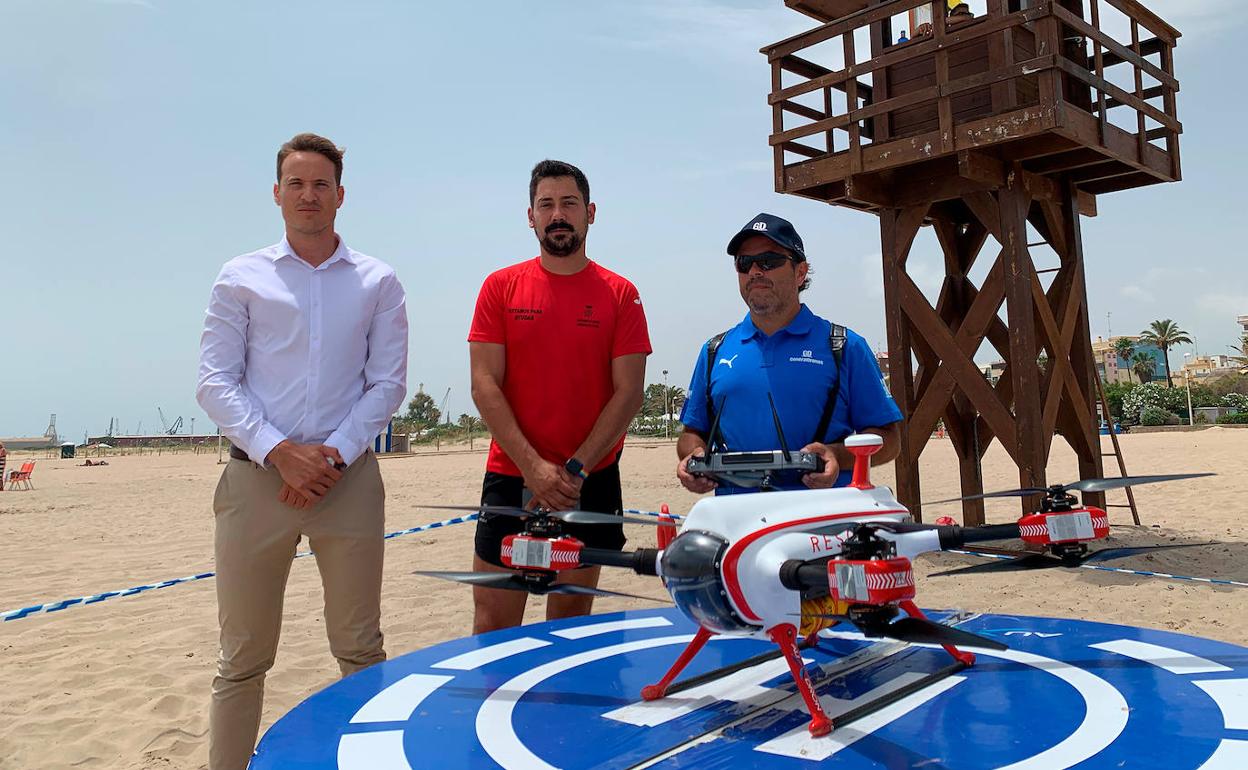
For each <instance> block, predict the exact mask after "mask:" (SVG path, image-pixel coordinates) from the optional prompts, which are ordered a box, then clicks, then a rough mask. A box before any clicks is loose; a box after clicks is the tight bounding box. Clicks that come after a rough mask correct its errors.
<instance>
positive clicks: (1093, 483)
mask: <svg viewBox="0 0 1248 770" xmlns="http://www.w3.org/2000/svg"><path fill="white" fill-rule="evenodd" d="M1216 475H1217V474H1216V473H1168V474H1165V475H1163V476H1127V477H1125V478H1121V479H1084V480H1083V481H1076V482H1075V483H1073V484H1065V485H1064V486H1065V487H1066V489H1077V490H1079V491H1080V492H1103V491H1105V490H1107V489H1121V488H1122V487H1138V486H1140V485H1141V484H1156V483H1158V482H1160V481H1176V480H1178V479H1198V478H1201V477H1203V476H1216Z"/></svg>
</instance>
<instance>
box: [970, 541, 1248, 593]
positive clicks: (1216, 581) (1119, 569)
mask: <svg viewBox="0 0 1248 770" xmlns="http://www.w3.org/2000/svg"><path fill="white" fill-rule="evenodd" d="M947 553H960V554H963V555H964V556H978V557H980V558H983V559H1005V560H1007V561H1008V560H1010V559H1013V558H1014V557H1013V556H1006V555H1004V554H999V553H979V552H978V551H961V550H957V549H950V550H949V551H947ZM1078 566H1079V568H1080V569H1094V570H1099V571H1100V572H1117V573H1119V574H1121V575H1142V576H1144V577H1159V578H1167V579H1169V580H1191V581H1194V582H1197V583H1211V584H1213V585H1215V586H1239V587H1240V588H1248V583H1241V582H1240V581H1238V580H1222V579H1220V578H1206V577H1191V576H1189V575H1171V574H1170V573H1169V572H1150V571H1149V570H1144V569H1123V568H1122V567H1105V566H1102V565H1100V564H1080V565H1078Z"/></svg>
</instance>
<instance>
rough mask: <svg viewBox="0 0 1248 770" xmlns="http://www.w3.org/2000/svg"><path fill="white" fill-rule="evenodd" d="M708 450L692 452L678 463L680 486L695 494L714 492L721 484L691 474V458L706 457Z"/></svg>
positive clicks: (698, 449) (677, 472)
mask: <svg viewBox="0 0 1248 770" xmlns="http://www.w3.org/2000/svg"><path fill="white" fill-rule="evenodd" d="M705 456H706V450H705V449H703V448H702V447H698V448H697V449H695V450H693V451H692V452H690V453H689V454H688V455H686V456H684V457H682V458H681V459H680V462H678V463H676V478H678V479H680V485H681V486H682V487H684V488H685V489H687V490H689V491H690V492H693V493H694V494H698V495H703V494H706V493H707V492H713V491H714V490H715V488H716V487H718V486H719V484H716V483H715V480H714V479H708V478H706V477H705V476H694V475H693V474H692V473H690V472H689V458H691V457H705Z"/></svg>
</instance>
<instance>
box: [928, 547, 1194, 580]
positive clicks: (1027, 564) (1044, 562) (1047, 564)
mask: <svg viewBox="0 0 1248 770" xmlns="http://www.w3.org/2000/svg"><path fill="white" fill-rule="evenodd" d="M1205 545H1217V543H1168V544H1166V545H1140V546H1131V547H1126V548H1102V549H1101V550H1099V551H1092V552H1091V553H1088V554H1085V555H1084V556H1081V557H1077V559H1076V558H1075V557H1073V556H1068V557H1067V558H1068V559H1070V560H1073V561H1074V563H1068V562H1067V561H1063V560H1062V559H1061V558H1059V557H1057V556H1051V555H1049V554H1047V553H1035V552H1032V551H1011V550H1008V549H1004V548H997V549H992V551H987V550H985V551H984V553H989V552H991V553H995V554H998V555H1003V556H1014V557H1015V558H1013V559H1009V560H1004V559H1002V560H997V561H990V562H985V563H983V564H972V565H971V566H969V567H959V568H957V569H949V570H943V571H941V572H933V573H932V574H931V575H929V576H928V577H948V576H950V575H971V574H977V573H981V572H1020V571H1024V570H1033V569H1052V568H1054V567H1078V566H1080V565H1082V564H1086V563H1088V562H1097V561H1109V560H1111V559H1123V558H1126V557H1128V556H1135V555H1136V554H1141V553H1147V552H1149V551H1161V550H1166V549H1170V548H1192V547H1194V546H1205ZM973 550H979V549H973Z"/></svg>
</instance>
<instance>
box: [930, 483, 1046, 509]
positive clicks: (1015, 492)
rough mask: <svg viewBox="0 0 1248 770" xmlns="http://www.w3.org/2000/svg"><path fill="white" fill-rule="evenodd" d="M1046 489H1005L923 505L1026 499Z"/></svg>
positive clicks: (933, 501)
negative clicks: (990, 499)
mask: <svg viewBox="0 0 1248 770" xmlns="http://www.w3.org/2000/svg"><path fill="white" fill-rule="evenodd" d="M1048 491H1049V490H1047V489H1042V488H1040V487H1030V488H1024V489H1007V490H1005V491H1004V492H985V493H983V494H982V495H967V496H966V497H950V498H949V499H947V500H931V501H928V502H924V503H923V505H940V504H941V503H958V502H961V501H963V500H983V499H985V498H989V497H1028V496H1030V495H1042V494H1044V493H1045V492H1048Z"/></svg>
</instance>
